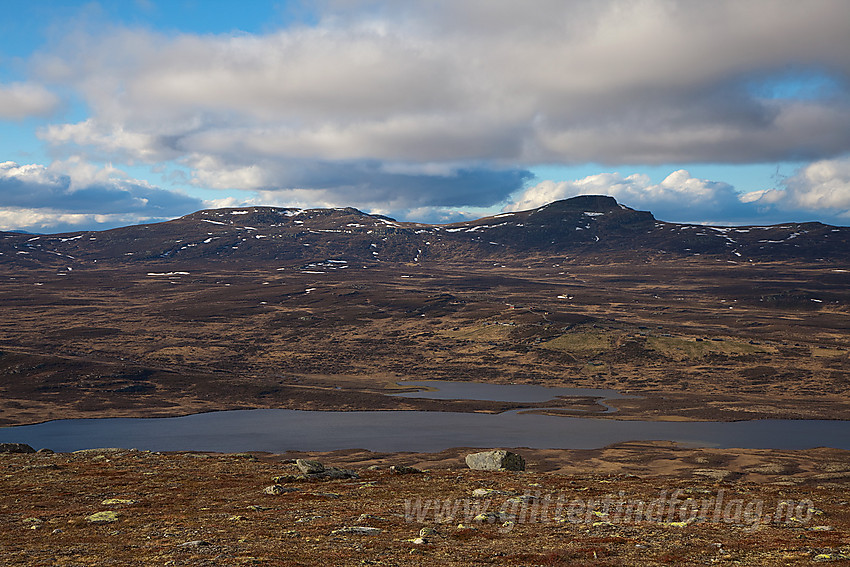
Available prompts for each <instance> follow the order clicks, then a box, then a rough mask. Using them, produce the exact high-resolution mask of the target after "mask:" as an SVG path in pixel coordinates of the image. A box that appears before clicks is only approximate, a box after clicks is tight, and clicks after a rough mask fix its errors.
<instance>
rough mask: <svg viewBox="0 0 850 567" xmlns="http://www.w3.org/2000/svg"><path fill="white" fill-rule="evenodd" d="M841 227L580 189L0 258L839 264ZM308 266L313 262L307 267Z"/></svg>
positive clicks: (66, 241)
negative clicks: (735, 216)
mask: <svg viewBox="0 0 850 567" xmlns="http://www.w3.org/2000/svg"><path fill="white" fill-rule="evenodd" d="M848 244H850V228H848V227H835V226H830V225H826V224H821V223H818V222H809V223H785V224H779V225H770V226H738V227H725V226H724V227H720V226H705V225H698V224H677V223H670V222H663V221H659V220H657V219H656V218H655V217H654V216H653V215H652V213H650V212H646V211H637V210H634V209H631V208H629V207H626V206H624V205H622V204H619V203H617V201H616V200H615V199H613V198H612V197H606V196H580V197H573V198H571V199H565V200H561V201H555V202H553V203H550V204H548V205H544V206H542V207H539V208H536V209H532V210H528V211H521V212H508V213H502V214H498V215H495V216H489V217H484V218H480V219H477V220H471V221H465V222H457V223H452V224H442V225H434V224H421V223H412V222H400V221H396V220H394V219H391V218H389V217H385V216H381V215H374V214H367V213H364V212H361V211H359V210H357V209H354V208H333V209H296V208H276V207H242V208H226V209H212V210H203V211H198V212H195V213H192V214H189V215H186V216H184V217H180V218H177V219H174V220H171V221H167V222H162V223H155V224H143V225H134V226H127V227H123V228H116V229H112V230H106V231H80V232H74V233H64V234H52V235H32V234H20V233H14V232H0V264H7V265H8V264H11V265H15V266H21V267H25V266H56V267H70V268H72V269H73V267H74V266H76V265H86V264H94V263H97V264H100V265H127V264H140V263H149V264H165V265H169V266H177V267H179V266H186V267H190V266H192V267H194V266H197V265H198V264H199V263H209V262H212V263H221V262H226V263H229V264H232V263H237V264H252V263H264V264H265V263H267V262H292V261H295V262H302V261H303V262H304V265H305V266H306V267H311V266H312V265H313V264H316V266H318V265H319V264H321V266H319V267H322V268H324V269H342V268H344V267H345V266H346V265H347V264H348V263H349V262H358V263H363V262H366V263H386V262H391V263H393V262H394V263H406V264H422V263H428V262H435V261H438V262H465V261H494V262H510V261H512V260H517V261H526V260H528V259H530V258H534V257H537V256H553V255H560V254H565V255H569V256H574V257H578V258H581V257H585V258H587V257H590V258H596V259H605V258H608V259H618V258H619V259H630V258H634V256H635V255H636V254H641V255H645V256H646V255H648V256H650V257H652V256H655V255H659V254H669V255H674V256H675V255H679V256H713V257H718V258H723V259H726V260H729V261H735V262H744V261H766V260H767V261H769V260H784V259H798V260H804V261H828V262H845V261H847V260H848V259H850V247H848ZM316 266H313V267H316Z"/></svg>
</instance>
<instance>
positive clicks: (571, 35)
mask: <svg viewBox="0 0 850 567" xmlns="http://www.w3.org/2000/svg"><path fill="white" fill-rule="evenodd" d="M0 6H2V8H3V11H4V18H3V19H2V20H0V230H15V229H22V230H29V231H33V232H56V231H65V230H78V229H81V228H110V227H114V226H119V225H124V224H130V223H138V222H150V221H156V220H165V219H168V218H174V217H176V216H180V215H183V214H187V213H190V212H193V211H194V210H197V209H201V208H208V207H221V206H241V205H244V204H256V205H261V204H267V205H276V206H304V207H308V206H355V207H358V208H360V209H362V210H365V211H370V212H378V213H381V214H387V215H390V216H394V217H396V218H399V219H403V220H414V221H425V222H449V221H454V220H459V219H462V218H468V217H476V216H481V215H484V214H491V213H495V212H499V211H502V210H517V209H523V208H531V207H536V206H540V205H543V204H545V203H546V202H549V201H552V200H555V199H562V198H567V197H571V196H575V195H579V194H588V193H603V194H609V195H613V196H614V197H616V198H617V199H618V200H619V201H620V202H622V203H624V204H626V205H628V206H631V207H633V208H637V209H643V210H651V211H653V212H654V213H655V214H656V216H657V217H658V218H661V219H663V220H669V221H676V222H706V223H715V224H768V223H777V222H785V221H792V220H796V221H809V220H818V221H822V222H827V223H831V224H842V225H846V224H850V60H848V58H847V57H846V53H848V50H850V2H846V1H844V0H811V1H808V2H799V1H796V0H794V1H791V0H718V1H713V2H691V1H666V0H643V1H631V0H598V1H589V0H572V1H564V0H528V1H526V2H512V1H510V0H430V1H428V2H415V1H407V0H394V1H388V0H321V1H314V2H296V1H289V2H286V1H279V2H270V1H255V2H229V1H223V0H170V1H161V0H135V1H132V0H124V1H116V0H111V1H106V0H103V1H100V2H96V1H94V2H79V1H70V0H62V1H60V0H41V1H38V2H33V1H32V0H28V1H24V0H2V2H0Z"/></svg>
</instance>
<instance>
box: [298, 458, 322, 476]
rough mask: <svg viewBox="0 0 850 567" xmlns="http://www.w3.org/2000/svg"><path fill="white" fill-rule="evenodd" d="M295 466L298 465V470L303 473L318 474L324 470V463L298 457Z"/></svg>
mask: <svg viewBox="0 0 850 567" xmlns="http://www.w3.org/2000/svg"><path fill="white" fill-rule="evenodd" d="M295 466H296V467H298V470H300V471H301V472H302V473H304V474H319V473H323V472H325V465H323V464H322V463H320V462H319V461H311V460H309V459H298V460H296V461H295Z"/></svg>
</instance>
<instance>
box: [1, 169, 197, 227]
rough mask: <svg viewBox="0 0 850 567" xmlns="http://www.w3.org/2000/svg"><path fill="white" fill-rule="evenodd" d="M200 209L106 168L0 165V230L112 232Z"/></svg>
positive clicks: (178, 196) (190, 200)
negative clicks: (116, 227)
mask: <svg viewBox="0 0 850 567" xmlns="http://www.w3.org/2000/svg"><path fill="white" fill-rule="evenodd" d="M59 169H62V170H65V171H68V172H70V173H64V172H61V173H60V172H58V171H57V170H59ZM200 208H203V202H202V201H200V200H198V199H194V198H192V197H189V196H186V195H181V194H179V193H175V192H173V191H166V190H164V189H160V188H157V187H153V186H151V185H149V184H147V183H146V182H144V181H138V180H134V179H128V178H126V176H123V174H122V173H121V172H120V171H118V170H115V169H111V168H105V169H98V168H94V167H92V166H90V165H88V164H85V163H81V162H78V161H70V162H65V163H56V164H53V166H51V168H48V167H45V166H43V165H37V164H31V165H18V164H17V163H14V162H10V161H7V162H3V163H0V230H18V229H23V230H29V231H31V232H38V231H42V230H47V231H50V232H53V231H57V230H75V229H79V228H80V227H85V228H92V227H97V228H112V227H114V226H120V225H123V224H132V223H138V222H143V221H148V220H150V221H155V220H165V219H169V218H173V217H175V216H179V215H183V214H186V213H189V212H192V211H194V210H197V209H200Z"/></svg>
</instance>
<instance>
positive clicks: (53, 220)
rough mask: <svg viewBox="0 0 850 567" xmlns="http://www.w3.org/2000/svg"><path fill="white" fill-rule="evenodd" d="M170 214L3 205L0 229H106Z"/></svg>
mask: <svg viewBox="0 0 850 567" xmlns="http://www.w3.org/2000/svg"><path fill="white" fill-rule="evenodd" d="M164 220H168V217H149V216H144V215H138V214H109V215H103V214H92V213H67V212H61V211H54V210H51V209H43V208H39V209H27V208H18V207H12V208H0V230H6V231H9V230H25V231H27V232H47V233H56V232H69V231H74V230H106V229H109V228H115V227H118V226H127V225H131V224H139V223H144V222H159V221H164Z"/></svg>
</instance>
